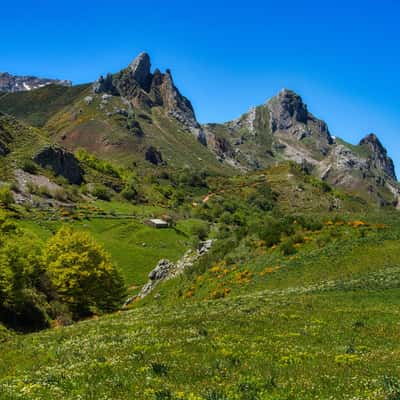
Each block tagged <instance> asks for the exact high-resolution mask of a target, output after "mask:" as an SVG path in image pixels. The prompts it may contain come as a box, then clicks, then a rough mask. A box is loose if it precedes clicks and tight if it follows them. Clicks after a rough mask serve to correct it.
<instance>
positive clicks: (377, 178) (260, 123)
mask: <svg viewBox="0 0 400 400" xmlns="http://www.w3.org/2000/svg"><path fill="white" fill-rule="evenodd" d="M204 130H205V132H206V135H207V142H208V143H209V146H210V148H211V149H212V150H213V151H214V153H215V154H216V155H217V157H218V158H219V159H220V160H221V161H224V162H228V163H229V164H231V165H235V166H236V167H238V168H242V169H256V168H264V167H267V166H269V165H271V164H274V163H277V162H279V161H282V160H291V161H295V162H296V163H298V164H301V165H307V170H308V171H311V172H312V173H313V174H314V175H316V176H318V177H319V178H322V179H324V180H326V181H327V182H328V183H330V184H333V185H336V186H340V187H343V188H345V189H349V190H351V191H352V192H354V193H357V194H359V195H361V196H363V197H365V198H369V199H370V198H374V199H376V201H377V202H379V203H380V204H382V205H385V204H400V203H399V201H400V190H399V185H398V183H397V181H396V175H395V171H394V165H393V161H392V160H391V159H390V158H389V157H388V155H387V151H386V149H385V148H384V147H383V146H382V144H381V142H380V141H379V139H378V138H377V137H376V136H375V135H374V134H370V135H368V136H366V137H365V138H364V139H362V140H361V141H360V143H359V144H358V145H357V146H352V145H350V144H348V143H346V142H344V141H342V140H340V139H336V138H334V137H332V136H331V134H330V132H329V129H328V126H327V124H326V123H325V122H324V121H322V120H320V119H318V118H316V117H315V116H314V115H312V114H311V113H310V112H309V111H308V108H307V106H306V104H304V102H303V100H302V98H301V97H300V96H299V95H298V94H296V93H294V92H293V91H290V90H287V89H284V90H282V91H281V92H280V93H279V94H278V95H277V96H275V97H273V98H272V99H270V100H269V101H267V103H265V104H264V105H262V106H259V107H255V108H254V109H252V110H250V111H249V112H248V113H246V114H244V115H242V116H241V117H240V118H238V119H237V120H234V121H231V122H227V123H225V124H208V125H205V126H204ZM221 143H223V144H224V145H223V146H221ZM232 149H233V150H232Z"/></svg>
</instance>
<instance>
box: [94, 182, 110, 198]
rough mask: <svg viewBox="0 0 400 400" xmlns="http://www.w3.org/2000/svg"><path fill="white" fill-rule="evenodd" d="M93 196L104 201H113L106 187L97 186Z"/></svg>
mask: <svg viewBox="0 0 400 400" xmlns="http://www.w3.org/2000/svg"><path fill="white" fill-rule="evenodd" d="M92 195H93V196H95V197H97V198H98V199H100V200H104V201H110V200H111V192H110V190H109V189H108V188H107V187H105V186H104V185H96V186H95V187H94V188H93V190H92Z"/></svg>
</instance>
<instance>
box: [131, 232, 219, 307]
mask: <svg viewBox="0 0 400 400" xmlns="http://www.w3.org/2000/svg"><path fill="white" fill-rule="evenodd" d="M212 245H213V241H212V240H211V239H210V240H206V241H204V242H201V243H200V246H199V248H198V249H197V250H196V251H193V250H188V251H187V252H186V253H185V254H184V255H183V257H182V258H181V259H180V260H179V261H178V262H177V263H176V264H174V263H172V262H171V261H169V260H166V259H162V260H160V261H159V262H158V264H157V266H156V267H155V268H154V269H153V270H152V271H151V272H150V273H149V281H148V282H147V283H146V284H145V285H144V286H143V287H142V289H141V291H140V293H139V294H138V295H137V296H133V297H131V298H129V299H128V300H127V301H126V302H125V306H127V305H129V304H131V303H132V302H134V301H135V300H137V299H143V298H144V297H146V296H147V295H148V294H149V293H150V292H152V291H153V290H154V288H155V287H156V286H157V285H158V284H159V283H160V282H162V281H165V280H168V279H172V278H175V277H177V276H178V275H180V274H182V272H183V271H185V270H186V269H187V268H191V267H192V266H193V264H194V263H195V262H196V261H197V260H198V259H199V258H200V257H202V256H204V255H205V254H207V253H208V251H209V250H210V249H211V247H212Z"/></svg>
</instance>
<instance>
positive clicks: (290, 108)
mask: <svg viewBox="0 0 400 400" xmlns="http://www.w3.org/2000/svg"><path fill="white" fill-rule="evenodd" d="M267 107H268V110H269V113H270V127H271V132H272V133H275V132H277V131H283V132H287V133H289V134H291V135H292V136H294V137H295V138H296V139H298V140H302V139H304V138H306V137H313V139H314V140H315V141H316V142H317V143H316V144H317V145H318V146H317V147H319V148H320V149H321V150H322V149H325V150H324V151H325V152H328V148H327V147H328V146H329V145H331V144H332V143H333V140H332V137H331V135H330V133H329V129H328V126H327V124H326V123H325V122H324V121H322V120H319V119H318V118H315V117H314V116H313V115H312V114H311V113H309V112H308V109H307V106H306V104H304V102H303V100H302V98H301V97H300V96H299V95H298V94H296V93H295V92H293V91H291V90H287V89H283V90H282V91H281V92H280V93H279V94H278V95H277V96H275V97H273V98H272V99H271V100H270V101H269V102H268V103H267Z"/></svg>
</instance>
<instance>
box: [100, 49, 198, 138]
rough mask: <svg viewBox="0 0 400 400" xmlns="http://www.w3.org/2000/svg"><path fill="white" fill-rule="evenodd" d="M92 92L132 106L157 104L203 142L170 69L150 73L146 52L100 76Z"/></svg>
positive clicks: (191, 109)
mask: <svg viewBox="0 0 400 400" xmlns="http://www.w3.org/2000/svg"><path fill="white" fill-rule="evenodd" d="M93 91H94V92H95V93H107V94H110V95H113V96H115V95H118V96H121V97H123V98H124V99H126V100H127V101H128V102H129V103H130V104H131V105H132V106H133V108H136V109H145V110H148V109H151V108H153V107H160V108H162V109H163V110H164V112H165V114H166V115H168V116H170V117H173V118H174V119H176V120H177V121H178V122H179V123H181V124H182V126H183V127H184V128H185V129H186V130H188V131H190V132H191V133H192V134H193V135H195V136H196V137H197V138H198V140H199V141H200V142H201V143H203V144H205V135H204V133H203V130H202V128H201V126H200V124H199V123H198V122H197V120H196V116H195V113H194V110H193V107H192V104H191V103H190V101H189V100H188V99H187V98H186V97H184V96H182V94H181V93H180V92H179V90H178V89H177V88H176V86H175V85H174V81H173V78H172V74H171V71H170V70H167V71H166V72H165V73H162V72H161V71H160V70H158V69H156V70H155V71H154V72H153V73H152V72H151V62H150V57H149V55H148V54H147V53H141V54H139V55H138V56H137V57H136V58H135V60H134V61H133V62H132V63H131V64H130V65H129V66H128V68H125V69H124V70H122V71H120V72H119V73H117V74H114V75H111V74H109V75H107V76H106V77H105V78H104V77H100V78H99V79H98V80H97V81H96V82H95V83H94V85H93Z"/></svg>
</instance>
